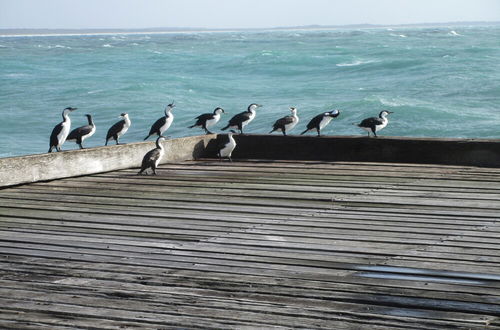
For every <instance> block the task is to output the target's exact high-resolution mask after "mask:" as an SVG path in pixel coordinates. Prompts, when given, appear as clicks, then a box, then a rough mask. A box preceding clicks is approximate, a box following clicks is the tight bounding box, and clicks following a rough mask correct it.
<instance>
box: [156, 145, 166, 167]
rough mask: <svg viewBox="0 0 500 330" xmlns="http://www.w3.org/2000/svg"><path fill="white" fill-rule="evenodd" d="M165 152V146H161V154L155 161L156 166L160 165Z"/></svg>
mask: <svg viewBox="0 0 500 330" xmlns="http://www.w3.org/2000/svg"><path fill="white" fill-rule="evenodd" d="M164 153H165V150H164V149H163V148H160V155H159V156H158V159H157V160H156V161H155V167H158V165H160V161H161V159H162V157H163V154H164Z"/></svg>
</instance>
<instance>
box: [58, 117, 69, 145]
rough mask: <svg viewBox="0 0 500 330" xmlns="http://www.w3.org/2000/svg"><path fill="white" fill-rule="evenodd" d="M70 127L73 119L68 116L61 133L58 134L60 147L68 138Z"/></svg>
mask: <svg viewBox="0 0 500 330" xmlns="http://www.w3.org/2000/svg"><path fill="white" fill-rule="evenodd" d="M70 128H71V120H70V119H69V118H68V119H66V120H65V121H64V122H63V123H62V128H61V131H60V132H59V134H57V141H58V147H60V146H61V145H62V144H63V143H64V142H66V138H67V137H68V134H69V130H70Z"/></svg>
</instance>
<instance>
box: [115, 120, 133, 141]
mask: <svg viewBox="0 0 500 330" xmlns="http://www.w3.org/2000/svg"><path fill="white" fill-rule="evenodd" d="M131 124H132V123H131V122H130V119H128V118H125V125H123V128H122V130H121V131H119V132H118V133H116V135H117V136H118V137H120V136H122V135H123V134H125V133H127V131H128V129H129V127H130V125H131Z"/></svg>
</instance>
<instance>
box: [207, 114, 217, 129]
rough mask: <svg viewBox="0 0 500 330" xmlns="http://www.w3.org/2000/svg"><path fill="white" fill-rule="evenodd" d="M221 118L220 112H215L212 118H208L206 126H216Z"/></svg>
mask: <svg viewBox="0 0 500 330" xmlns="http://www.w3.org/2000/svg"><path fill="white" fill-rule="evenodd" d="M219 120H220V114H215V115H214V117H213V118H212V119H209V120H207V122H206V123H205V126H206V128H210V127H212V126H214V125H215V124H217V123H218V122H219Z"/></svg>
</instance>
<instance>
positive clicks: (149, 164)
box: [137, 135, 165, 175]
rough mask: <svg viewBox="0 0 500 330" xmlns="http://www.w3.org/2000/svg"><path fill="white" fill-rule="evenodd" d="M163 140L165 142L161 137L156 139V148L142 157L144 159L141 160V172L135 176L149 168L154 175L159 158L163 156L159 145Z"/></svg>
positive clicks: (163, 150)
mask: <svg viewBox="0 0 500 330" xmlns="http://www.w3.org/2000/svg"><path fill="white" fill-rule="evenodd" d="M163 140H165V137H164V136H161V135H160V136H159V137H158V138H157V139H156V148H154V149H153V150H150V151H148V152H147V153H146V154H145V155H144V158H142V164H141V170H140V171H139V172H138V173H137V174H142V172H144V171H145V170H147V169H148V168H151V169H152V170H153V174H154V175H156V169H157V168H158V165H159V164H160V161H161V158H162V157H163V155H164V154H165V149H164V148H163V145H162V144H161V142H162V141H163Z"/></svg>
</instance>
